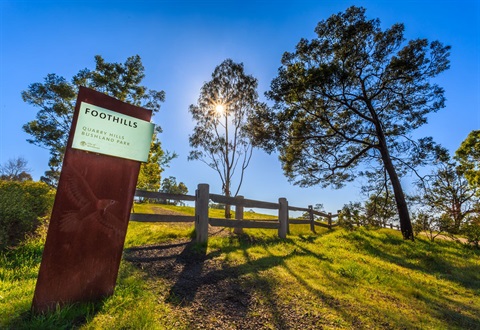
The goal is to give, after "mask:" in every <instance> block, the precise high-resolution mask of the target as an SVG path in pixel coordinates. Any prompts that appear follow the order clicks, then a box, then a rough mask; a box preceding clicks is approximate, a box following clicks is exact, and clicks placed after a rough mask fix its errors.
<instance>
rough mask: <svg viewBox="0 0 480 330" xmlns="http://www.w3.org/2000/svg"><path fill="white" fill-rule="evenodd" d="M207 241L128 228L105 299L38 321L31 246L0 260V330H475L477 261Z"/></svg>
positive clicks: (441, 249)
mask: <svg viewBox="0 0 480 330" xmlns="http://www.w3.org/2000/svg"><path fill="white" fill-rule="evenodd" d="M151 207H152V206H141V205H137V206H136V209H135V212H139V213H140V212H150V211H151V209H150V211H149V210H147V209H148V208H151ZM156 207H158V206H156ZM142 208H143V209H142ZM146 208H147V209H146ZM168 208H169V210H170V211H175V212H182V213H184V214H192V209H191V208H190V209H189V208H186V207H183V208H176V207H168ZM157 211H158V210H157ZM214 212H217V211H214ZM219 212H220V213H219V214H220V215H218V216H219V217H220V216H221V211H219ZM211 216H212V217H216V216H217V215H215V214H212V215H211ZM250 216H252V217H253V216H256V217H261V216H259V215H258V214H252V215H250ZM263 218H265V216H263ZM215 230H216V231H217V234H216V235H214V236H213V237H210V239H209V242H208V245H207V246H205V245H198V244H191V243H189V241H190V240H191V237H192V234H193V225H192V224H167V223H163V224H148V223H134V222H131V223H130V225H129V229H128V233H127V239H126V243H125V253H124V258H123V260H122V263H121V267H120V274H119V278H118V281H117V287H116V290H115V294H114V295H113V296H112V297H110V298H108V299H106V300H105V301H103V302H102V303H98V304H83V305H81V304H79V305H72V306H68V307H65V308H62V309H58V310H56V311H54V312H52V313H50V314H47V315H42V316H35V315H32V314H31V313H30V311H29V309H30V304H31V301H32V297H33V291H34V286H35V280H36V276H37V272H38V268H39V265H40V261H41V251H42V244H43V243H42V242H43V239H42V238H36V239H30V240H29V241H28V242H27V243H26V244H25V245H23V246H21V247H19V248H17V249H15V250H12V251H8V252H3V253H2V254H1V257H0V328H6V329H9V328H11V329H22V328H24V329H41V328H44V329H45V328H52V329H61V328H64V329H71V328H79V329H118V328H123V329H220V328H221V329H321V328H324V329H480V258H479V257H480V253H479V251H478V250H477V251H476V250H473V249H470V248H467V247H464V246H462V245H460V244H459V243H455V242H449V241H436V242H434V243H432V242H430V241H428V240H427V239H426V238H421V237H419V238H417V240H416V241H415V242H411V241H404V240H403V239H402V237H401V234H400V233H399V232H397V231H394V230H389V229H380V230H366V229H358V230H356V231H353V232H349V231H346V230H344V229H341V228H335V229H334V230H328V229H322V228H318V229H317V233H316V234H313V233H311V232H310V231H309V227H308V225H291V234H290V235H289V236H288V238H287V239H286V240H280V239H278V238H277V235H276V234H277V233H276V231H269V230H256V229H249V230H248V229H245V234H244V235H240V236H236V235H232V234H230V230H229V229H225V230H220V229H219V228H216V229H215ZM172 243H175V244H172Z"/></svg>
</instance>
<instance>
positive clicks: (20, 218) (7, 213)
mask: <svg viewBox="0 0 480 330" xmlns="http://www.w3.org/2000/svg"><path fill="white" fill-rule="evenodd" d="M53 196H54V193H53V191H52V190H51V188H50V187H49V186H48V185H46V184H45V183H43V182H34V181H25V182H17V181H3V180H0V249H4V248H5V247H8V246H13V245H15V244H17V243H18V242H20V241H22V240H23V239H24V238H25V236H26V235H28V234H32V233H33V232H35V230H36V228H37V227H38V225H39V224H40V218H41V217H44V216H46V215H47V214H49V213H50V211H51V208H52V205H53Z"/></svg>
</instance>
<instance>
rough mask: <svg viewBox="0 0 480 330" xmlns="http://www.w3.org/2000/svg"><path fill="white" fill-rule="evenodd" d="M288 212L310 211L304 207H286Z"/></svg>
mask: <svg viewBox="0 0 480 330" xmlns="http://www.w3.org/2000/svg"><path fill="white" fill-rule="evenodd" d="M288 210H289V211H300V212H308V211H310V210H309V209H306V208H304V207H296V206H290V205H289V206H288Z"/></svg>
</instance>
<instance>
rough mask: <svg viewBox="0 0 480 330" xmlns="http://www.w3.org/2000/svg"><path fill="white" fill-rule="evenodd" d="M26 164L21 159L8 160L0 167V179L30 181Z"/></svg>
mask: <svg viewBox="0 0 480 330" xmlns="http://www.w3.org/2000/svg"><path fill="white" fill-rule="evenodd" d="M27 164H28V162H27V160H26V159H25V158H23V157H17V158H13V159H9V160H8V161H7V162H6V163H5V164H3V165H0V179H1V180H6V181H20V182H22V181H30V180H32V176H31V175H30V173H29V172H30V169H29V168H28V167H27Z"/></svg>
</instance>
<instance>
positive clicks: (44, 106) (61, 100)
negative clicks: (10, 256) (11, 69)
mask: <svg viewBox="0 0 480 330" xmlns="http://www.w3.org/2000/svg"><path fill="white" fill-rule="evenodd" d="M144 77H145V73H144V67H143V64H142V61H141V59H140V56H138V55H135V56H131V57H129V58H127V60H126V61H125V63H123V64H122V63H107V62H105V60H104V59H103V58H102V57H101V56H100V55H97V56H95V70H93V71H90V70H88V69H83V70H80V71H79V72H78V73H77V74H76V75H75V76H74V77H73V78H72V80H71V82H69V81H67V80H66V79H65V78H64V77H62V76H58V75H56V74H48V75H47V76H46V77H45V79H44V82H43V83H33V84H31V85H30V86H28V89H27V90H25V91H23V92H22V98H23V100H24V101H25V102H26V103H28V104H30V105H32V106H34V107H37V108H39V109H40V110H39V111H38V112H37V116H36V119H35V120H32V121H30V122H28V123H27V124H25V125H24V126H23V130H24V131H25V132H26V133H28V134H30V135H31V136H32V138H30V139H28V140H27V141H28V142H30V143H32V144H35V145H38V146H40V147H43V148H46V149H48V150H49V151H50V160H49V170H48V171H46V172H45V176H44V177H42V181H45V182H47V183H48V184H50V185H52V186H56V184H57V182H58V178H59V169H60V168H61V165H62V161H63V154H64V152H65V148H66V145H67V139H68V132H69V131H70V124H71V122H72V118H73V112H74V109H75V101H76V97H77V94H78V88H79V86H84V87H88V88H91V89H94V90H97V91H99V92H102V93H105V94H107V95H110V96H112V97H115V98H117V99H119V100H121V101H124V102H127V103H130V104H133V105H136V106H141V107H145V108H147V109H150V110H153V112H154V113H156V112H158V111H159V109H160V103H161V102H163V101H164V99H165V92H164V91H155V90H151V89H148V88H147V87H145V86H143V85H141V82H142V80H143V78H144Z"/></svg>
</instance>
